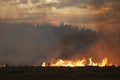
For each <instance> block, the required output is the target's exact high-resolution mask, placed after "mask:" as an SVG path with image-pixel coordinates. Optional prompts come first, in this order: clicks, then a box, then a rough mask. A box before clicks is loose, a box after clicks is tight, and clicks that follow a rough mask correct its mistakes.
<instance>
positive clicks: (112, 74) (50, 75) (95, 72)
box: [0, 67, 120, 80]
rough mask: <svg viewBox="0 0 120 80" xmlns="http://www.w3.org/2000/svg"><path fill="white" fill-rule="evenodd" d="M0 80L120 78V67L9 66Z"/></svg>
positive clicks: (99, 79)
mask: <svg viewBox="0 0 120 80" xmlns="http://www.w3.org/2000/svg"><path fill="white" fill-rule="evenodd" d="M0 80H120V67H101V68H99V67H76V68H70V67H46V68H42V67H35V68H33V67H9V68H0Z"/></svg>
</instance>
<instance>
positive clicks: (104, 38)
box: [0, 23, 120, 65]
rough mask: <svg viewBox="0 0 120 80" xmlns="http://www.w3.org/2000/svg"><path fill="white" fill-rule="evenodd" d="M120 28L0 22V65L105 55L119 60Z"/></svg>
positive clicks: (112, 60) (99, 58) (102, 56)
mask: <svg viewBox="0 0 120 80" xmlns="http://www.w3.org/2000/svg"><path fill="white" fill-rule="evenodd" d="M119 49H120V28H119V27H97V31H95V30H92V28H86V27H85V28H76V27H73V26H70V25H60V26H53V25H51V24H44V25H34V24H27V23H21V24H20V23H19V24H0V64H9V65H12V64H14V65H29V64H34V63H37V64H41V63H42V62H43V61H45V62H51V61H54V60H56V59H59V58H61V59H79V58H83V57H85V58H88V57H93V59H94V60H96V61H99V60H101V59H103V58H104V57H108V58H109V62H114V63H116V64H120V63H119V58H120V57H119V56H120V54H119Z"/></svg>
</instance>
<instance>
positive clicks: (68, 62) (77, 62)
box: [42, 57, 117, 67]
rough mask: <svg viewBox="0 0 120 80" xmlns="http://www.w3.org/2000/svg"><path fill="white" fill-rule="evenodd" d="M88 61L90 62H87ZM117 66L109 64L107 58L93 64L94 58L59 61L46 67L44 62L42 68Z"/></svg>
mask: <svg viewBox="0 0 120 80" xmlns="http://www.w3.org/2000/svg"><path fill="white" fill-rule="evenodd" d="M87 61H88V62H87ZM112 65H114V66H116V67H117V65H115V64H113V63H108V58H107V57H105V58H104V59H102V61H101V62H98V63H97V62H93V61H92V58H88V59H81V60H62V59H58V60H57V61H56V62H55V63H51V64H50V65H46V63H45V62H43V64H42V67H47V66H51V67H84V66H99V67H105V66H112Z"/></svg>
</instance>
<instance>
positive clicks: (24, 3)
mask: <svg viewBox="0 0 120 80" xmlns="http://www.w3.org/2000/svg"><path fill="white" fill-rule="evenodd" d="M119 3H120V0H0V21H8V22H35V23H46V22H48V23H56V24H57V23H59V22H64V23H71V24H76V25H80V24H110V25H111V24H112V25H119V20H120V16H119V14H120V5H119Z"/></svg>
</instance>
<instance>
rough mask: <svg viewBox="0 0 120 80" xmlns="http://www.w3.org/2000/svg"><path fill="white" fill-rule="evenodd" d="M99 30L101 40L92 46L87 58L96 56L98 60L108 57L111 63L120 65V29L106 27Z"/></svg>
mask: <svg viewBox="0 0 120 80" xmlns="http://www.w3.org/2000/svg"><path fill="white" fill-rule="evenodd" d="M97 29H98V30H99V31H100V33H101V34H100V37H99V40H98V41H97V42H96V43H95V44H93V45H91V47H90V48H89V50H88V54H87V56H94V58H96V60H98V59H101V58H103V57H105V56H107V57H108V58H109V62H113V63H116V64H120V62H119V58H120V54H119V53H120V51H119V49H120V27H119V26H108V25H104V26H100V27H97Z"/></svg>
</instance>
